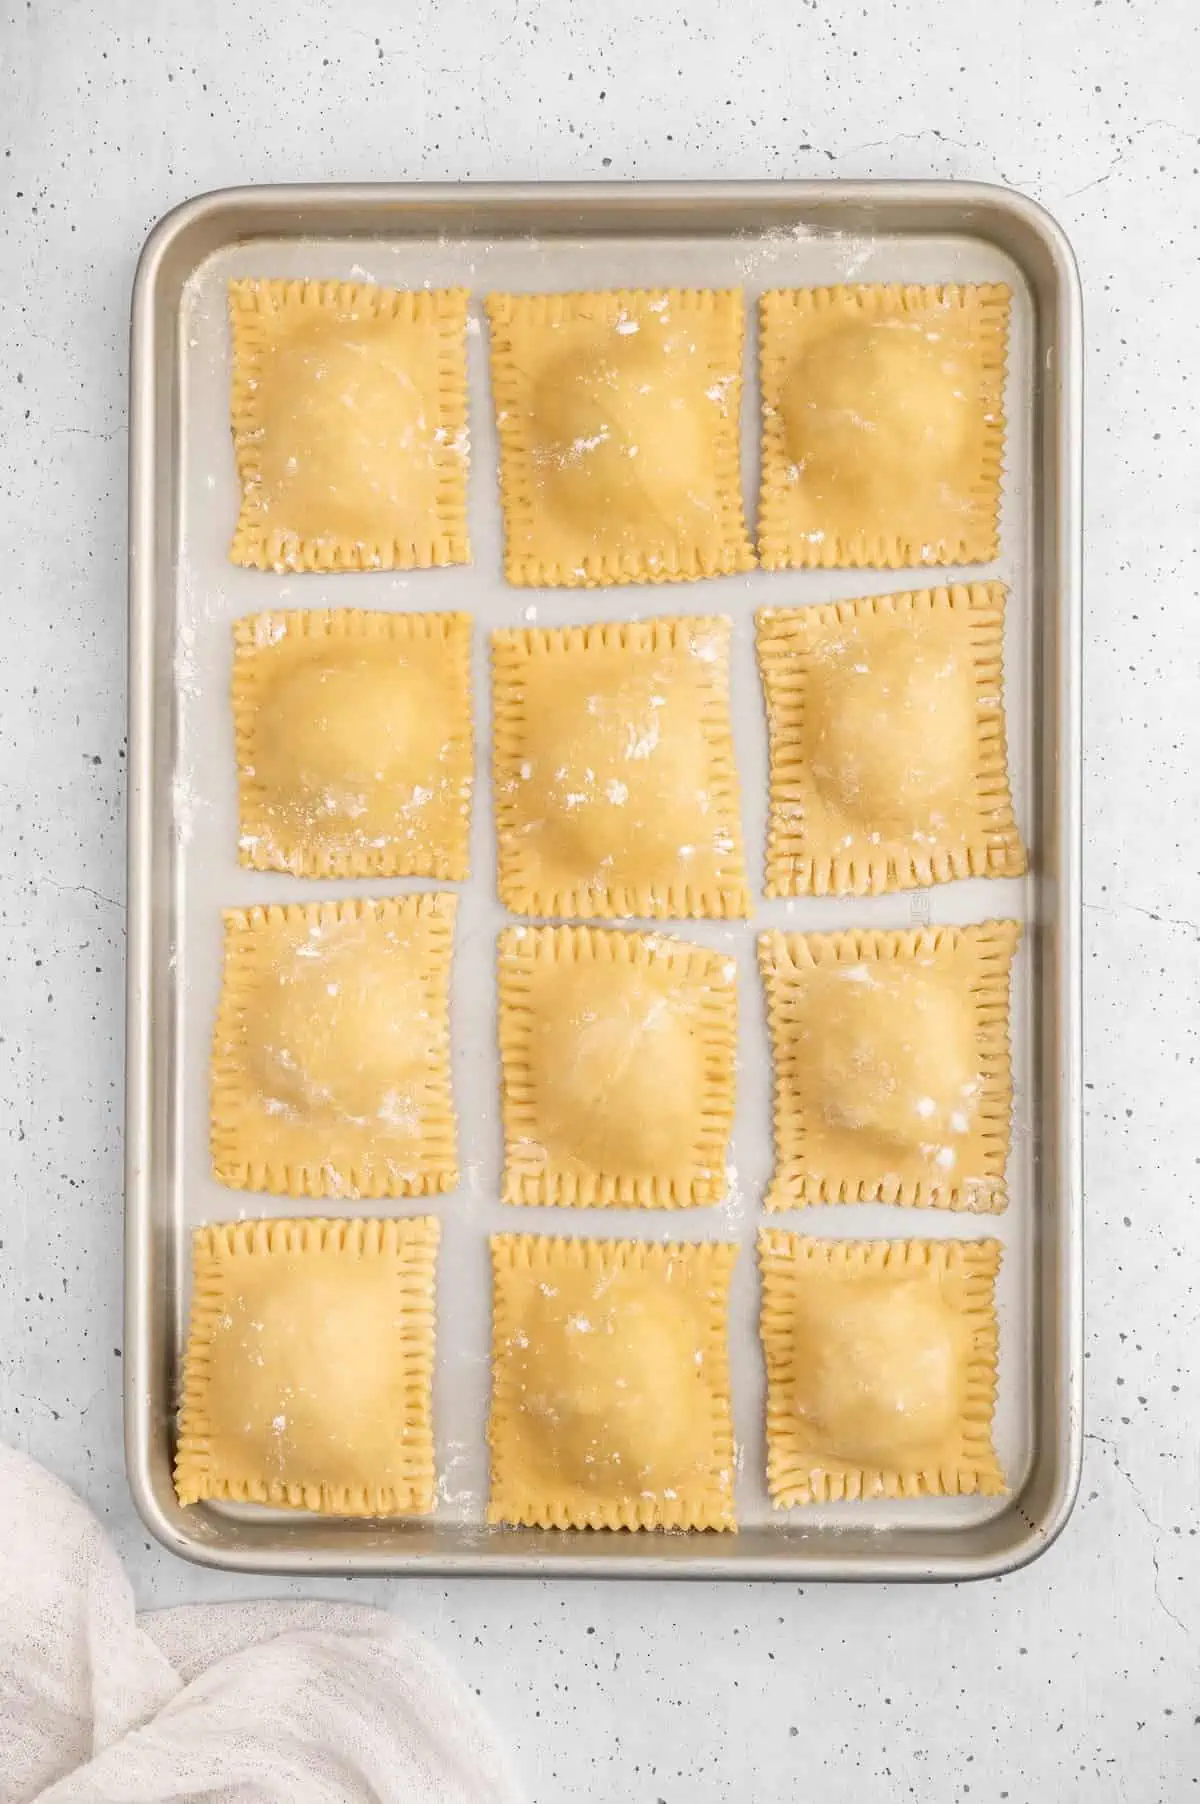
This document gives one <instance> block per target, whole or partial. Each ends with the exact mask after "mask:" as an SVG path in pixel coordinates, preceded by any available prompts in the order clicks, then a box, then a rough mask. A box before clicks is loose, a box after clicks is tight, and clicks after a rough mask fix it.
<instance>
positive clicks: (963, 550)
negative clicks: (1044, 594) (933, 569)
mask: <svg viewBox="0 0 1200 1804" xmlns="http://www.w3.org/2000/svg"><path fill="white" fill-rule="evenodd" d="M761 309H762V311H761V339H760V343H761V350H760V363H761V377H762V394H763V475H762V498H761V503H760V509H759V555H760V557H761V559H762V562H763V564H764V565H765V566H766V568H767V569H769V570H778V569H785V568H787V567H788V566H795V565H801V566H806V565H824V566H832V565H866V564H870V565H877V566H883V567H885V568H889V569H894V568H901V567H903V566H904V565H912V564H981V563H987V562H988V561H989V560H990V559H992V558H994V557H995V555H996V550H997V545H998V530H999V526H998V523H999V509H1000V477H1001V467H1002V462H1003V456H1004V365H1005V356H1006V350H1007V340H1008V313H1009V292H1008V289H1007V288H1005V287H1003V286H1002V285H1000V284H990V285H986V286H982V287H965V288H958V287H936V288H917V287H901V286H871V287H854V288H800V289H777V290H775V291H774V292H773V293H770V294H766V295H764V296H763V298H762V303H761Z"/></svg>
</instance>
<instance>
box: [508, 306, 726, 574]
mask: <svg viewBox="0 0 1200 1804" xmlns="http://www.w3.org/2000/svg"><path fill="white" fill-rule="evenodd" d="M487 309H488V314H489V317H490V320H491V329H492V387H493V391H494V395H495V403H496V426H497V431H498V433H499V438H500V459H501V500H502V502H503V507H504V534H505V570H506V572H507V575H508V580H509V582H511V583H518V584H534V585H535V586H537V587H547V586H553V587H558V586H563V587H567V588H577V587H589V586H593V585H595V584H606V583H630V582H681V581H685V580H688V579H691V578H695V577H700V576H720V575H723V574H727V573H729V572H731V571H735V570H748V569H750V568H751V567H752V566H753V564H754V552H753V549H752V547H751V544H750V540H749V537H748V535H747V532H746V527H745V522H744V519H743V513H742V488H741V476H740V472H739V468H738V450H739V434H738V410H739V406H740V401H741V389H742V339H743V335H744V331H745V324H744V317H743V315H744V308H743V302H742V296H741V294H740V292H738V291H737V290H735V289H729V290H722V291H709V290H696V291H692V290H684V289H653V290H642V291H638V292H633V293H629V292H625V291H622V292H619V293H609V294H532V295H512V294H493V295H489V297H488V301H487Z"/></svg>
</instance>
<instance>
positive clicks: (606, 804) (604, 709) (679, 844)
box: [492, 619, 750, 918]
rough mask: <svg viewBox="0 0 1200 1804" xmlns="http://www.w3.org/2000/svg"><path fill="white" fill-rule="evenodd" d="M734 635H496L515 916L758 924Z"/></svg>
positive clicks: (722, 628)
mask: <svg viewBox="0 0 1200 1804" xmlns="http://www.w3.org/2000/svg"><path fill="white" fill-rule="evenodd" d="M729 632H730V628H729V622H728V620H721V619H710V620H704V619H678V620H646V621H640V622H634V623H631V624H629V625H613V626H582V627H580V626H575V627H545V628H533V627H526V628H518V629H510V630H507V631H503V632H497V633H494V634H493V635H492V675H493V689H494V709H493V715H494V733H495V748H494V759H493V768H494V777H495V792H496V831H497V836H498V840H499V853H498V856H499V885H500V899H501V901H502V902H503V903H504V904H505V906H506V907H508V908H511V909H512V911H513V913H514V914H534V915H573V916H576V917H582V918H587V917H590V916H606V915H607V916H613V915H625V916H628V915H634V916H642V917H644V918H654V917H658V916H663V915H674V916H681V915H692V916H698V915H709V916H712V915H716V916H730V915H733V916H737V915H746V914H748V913H749V912H750V896H749V891H748V889H747V887H746V871H745V859H744V855H743V850H742V826H741V819H740V816H739V806H738V783H737V771H736V768H735V765H734V751H733V734H732V730H731V727H730V717H729Z"/></svg>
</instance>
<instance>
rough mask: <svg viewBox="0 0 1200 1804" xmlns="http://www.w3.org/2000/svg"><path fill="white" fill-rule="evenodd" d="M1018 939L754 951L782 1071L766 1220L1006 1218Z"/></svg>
mask: <svg viewBox="0 0 1200 1804" xmlns="http://www.w3.org/2000/svg"><path fill="white" fill-rule="evenodd" d="M1019 933H1020V928H1019V927H1018V925H1017V923H1016V922H1015V921H989V922H986V923H985V924H984V925H983V926H980V927H932V928H918V929H914V930H912V931H909V932H907V933H869V932H855V933H793V934H784V933H765V934H763V935H761V937H760V939H759V962H760V965H761V967H762V974H763V981H764V984H765V986H766V992H767V1018H768V1023H769V1026H770V1031H771V1044H772V1049H773V1053H774V1060H775V1153H776V1168H775V1177H774V1181H773V1182H772V1185H771V1188H770V1190H769V1192H768V1195H767V1207H768V1208H769V1209H794V1208H801V1207H803V1206H804V1205H805V1204H807V1203H834V1202H837V1203H847V1202H884V1203H904V1204H918V1205H921V1206H923V1207H925V1208H931V1209H971V1210H977V1211H998V1210H1001V1209H1003V1208H1004V1206H1005V1203H1006V1201H1007V1192H1006V1189H1005V1182H1004V1170H1005V1165H1006V1163H1007V1159H1008V1145H1009V1135H1010V1130H1011V1118H1012V1062H1011V1053H1010V1048H1009V1029H1008V1020H1009V979H1010V973H1011V968H1012V959H1013V953H1014V952H1015V950H1016V945H1017V939H1018V936H1019Z"/></svg>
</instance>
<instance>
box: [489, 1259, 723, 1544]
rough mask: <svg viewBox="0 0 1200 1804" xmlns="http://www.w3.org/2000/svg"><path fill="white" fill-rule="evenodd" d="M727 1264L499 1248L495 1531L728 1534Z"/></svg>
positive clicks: (492, 1436)
mask: <svg viewBox="0 0 1200 1804" xmlns="http://www.w3.org/2000/svg"><path fill="white" fill-rule="evenodd" d="M736 1258H737V1248H736V1247H735V1246H728V1245H718V1244H716V1243H714V1242H705V1243H703V1244H700V1245H696V1246H661V1245H660V1246H650V1245H647V1244H645V1243H643V1242H641V1241H632V1240H605V1241H599V1240H545V1239H542V1238H540V1237H538V1236H536V1235H531V1234H529V1235H527V1234H498V1235H496V1236H495V1237H494V1238H493V1240H492V1267H493V1279H494V1289H493V1304H492V1412H491V1420H490V1422H489V1426H488V1444H489V1446H490V1448H491V1468H492V1482H491V1493H490V1498H489V1502H488V1520H489V1522H507V1523H510V1524H513V1525H515V1526H524V1527H528V1528H629V1529H637V1528H716V1529H733V1528H735V1527H736V1526H737V1524H736V1521H735V1518H734V1510H733V1469H734V1448H733V1418H732V1413H731V1406H730V1392H729V1350H728V1313H729V1279H730V1274H731V1273H732V1270H733V1265H734V1261H735V1259H736Z"/></svg>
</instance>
